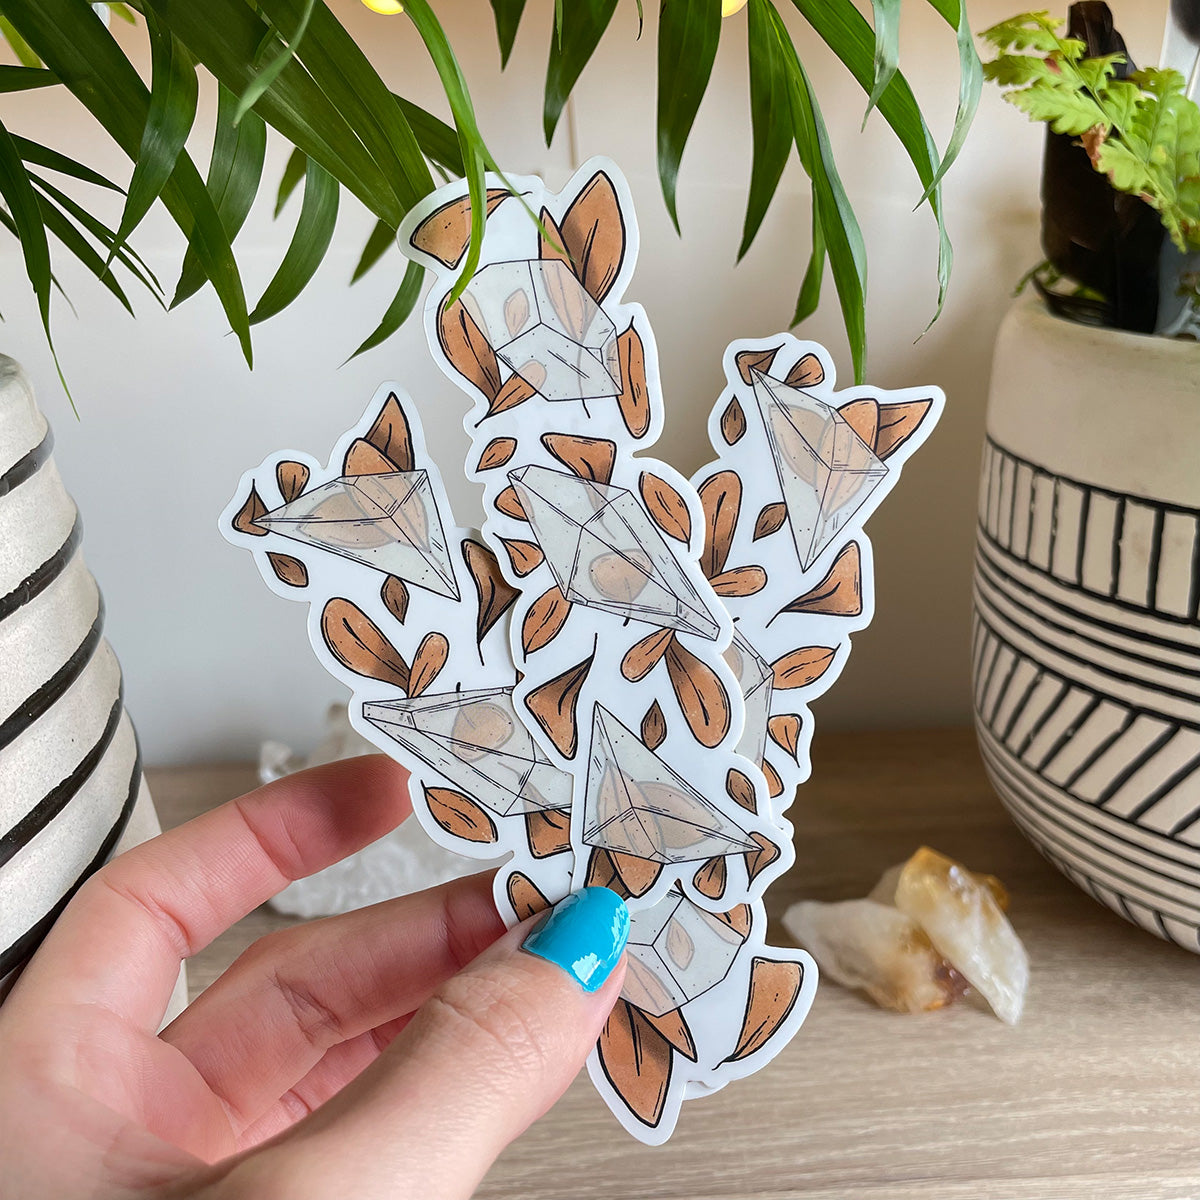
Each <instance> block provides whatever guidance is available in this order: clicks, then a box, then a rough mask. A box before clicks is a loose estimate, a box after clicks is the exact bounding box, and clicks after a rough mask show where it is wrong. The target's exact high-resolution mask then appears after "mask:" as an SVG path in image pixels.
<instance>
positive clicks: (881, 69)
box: [863, 0, 900, 125]
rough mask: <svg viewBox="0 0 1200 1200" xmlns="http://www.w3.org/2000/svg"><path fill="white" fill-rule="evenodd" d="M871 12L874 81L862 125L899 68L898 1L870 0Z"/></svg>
mask: <svg viewBox="0 0 1200 1200" xmlns="http://www.w3.org/2000/svg"><path fill="white" fill-rule="evenodd" d="M871 11H872V14H873V15H874V20H875V79H874V82H873V83H872V84H871V94H870V95H869V96H868V97H867V111H866V112H865V113H864V114H863V124H864V125H865V124H866V121H867V117H869V116H870V115H871V109H873V108H874V107H875V105H877V104H878V103H879V97H880V96H882V95H883V93H884V92H885V91H887V88H888V84H890V83H891V82H892V79H893V77H894V76H895V74H896V71H897V69H898V68H899V66H900V0H871Z"/></svg>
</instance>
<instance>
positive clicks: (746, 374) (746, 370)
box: [733, 346, 780, 386]
mask: <svg viewBox="0 0 1200 1200" xmlns="http://www.w3.org/2000/svg"><path fill="white" fill-rule="evenodd" d="M779 351H780V347H779V346H774V347H772V348H770V349H768V350H742V351H741V352H740V353H739V354H737V355H736V356H735V357H734V360H733V361H734V362H735V363H737V369H738V374H739V375H740V376H741V377H742V382H743V383H744V384H746V385H747V386H749V385H751V384H753V383H754V373H755V371H758V372H760V373H761V374H763V375H765V374H766V373H767V372H768V371H769V370H770V369H771V363H773V362H774V361H775V355H777V354H778V353H779Z"/></svg>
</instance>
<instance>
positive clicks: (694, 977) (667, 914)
mask: <svg viewBox="0 0 1200 1200" xmlns="http://www.w3.org/2000/svg"><path fill="white" fill-rule="evenodd" d="M742 941H743V937H742V935H741V934H739V933H738V932H737V931H736V930H734V929H731V928H730V927H729V926H728V925H726V924H725V922H724V921H722V920H721V919H720V917H717V916H714V915H713V914H712V913H710V912H705V911H704V909H702V908H699V907H698V906H697V905H695V904H693V903H692V902H691V901H690V900H689V899H688V898H687V897H686V896H684V895H683V894H682V893H681V892H677V891H671V892H668V893H667V894H666V896H665V897H664V898H663V899H662V900H660V901H659V902H658V903H657V904H655V905H653V906H652V907H651V908H643V909H640V910H638V911H636V912H634V913H633V914H632V915H631V916H630V918H629V941H628V943H627V946H626V949H627V953H628V957H627V959H626V961H627V963H628V968H627V970H626V972H625V986H624V987H623V988H622V989H621V995H622V996H623V997H624V998H625V999H626V1000H628V1001H629V1002H630V1004H634V1005H636V1006H637V1007H638V1008H640V1009H642V1011H643V1012H648V1013H650V1015H651V1016H655V1017H661V1016H662V1015H663V1014H664V1013H668V1012H671V1011H672V1009H676V1008H679V1007H681V1006H682V1005H684V1004H687V1003H688V1002H689V1001H690V1000H695V999H696V997H697V996H701V995H703V994H704V993H705V992H707V991H709V990H710V989H711V988H714V987H716V986H717V984H718V983H720V982H721V980H722V979H724V978H725V976H726V975H728V974H729V968H730V967H731V966H732V965H733V960H734V958H735V957H736V956H737V952H738V950H739V949H740V948H741V945H742Z"/></svg>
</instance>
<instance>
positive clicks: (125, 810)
mask: <svg viewBox="0 0 1200 1200" xmlns="http://www.w3.org/2000/svg"><path fill="white" fill-rule="evenodd" d="M53 444H54V443H53V437H52V436H51V434H50V432H49V430H48V429H47V432H46V434H45V436H44V437H43V438H42V440H41V442H40V443H39V444H38V445H36V446H35V447H34V448H33V449H32V450H30V451H29V452H28V453H26V454H25V455H23V456H22V457H21V458H20V459H18V460H17V462H16V463H14V464H12V465H11V466H9V467H8V468H7V469H6V470H4V471H3V473H2V474H0V501H4V500H5V498H6V497H8V496H10V495H11V494H12V493H14V492H16V491H17V489H19V488H20V487H21V486H23V485H25V484H27V483H28V482H29V480H31V479H34V478H35V477H36V476H37V475H38V473H39V472H40V471H41V469H42V468H43V467H44V466H46V464H47V463H48V462H49V461H50V454H51V450H52V447H53ZM55 499H56V500H58V499H61V503H62V504H63V505H69V504H70V501H69V499H67V497H66V495H65V493H62V492H61V490H59V491H58V492H57V494H56V496H55ZM66 511H68V512H69V511H70V510H69V509H68V510H66ZM2 524H3V520H2V510H0V525H2ZM0 536H7V537H14V536H21V531H20V530H0ZM82 537H83V529H82V524H81V522H80V520H79V515H78V513H75V516H74V523H73V525H72V528H71V530H70V532H69V533H68V534H67V536H66V538H65V539H64V541H63V542H62V543H61V545H59V546H58V547H57V548H56V549H55V550H54V552H53V553H52V554H50V555H49V557H47V558H46V559H45V560H44V561H43V562H41V563H40V564H38V565H37V566H36V567H35V568H34V569H33V570H32V571H31V572H30V573H29V574H28V575H27V576H26V577H25V578H24V579H23V580H21V581H20V582H19V583H18V584H17V585H16V586H15V587H12V588H11V590H9V591H8V592H7V593H6V594H4V595H0V621H16V622H21V621H25V622H27V626H16V627H14V628H20V629H21V634H20V636H21V639H22V640H24V639H25V638H26V637H27V638H28V639H29V644H30V645H37V644H38V639H39V634H40V632H41V631H40V629H39V625H40V623H41V622H40V618H39V617H38V616H36V615H34V614H32V613H31V610H29V609H27V608H26V606H27V605H28V604H29V603H30V602H31V601H32V600H34V599H35V597H37V596H40V595H41V594H42V593H43V592H46V591H47V589H50V588H52V587H53V586H54V584H55V581H56V580H58V579H59V578H60V577H61V576H62V575H63V572H64V570H65V569H66V567H67V566H68V564H69V563H71V561H72V559H73V558H74V557H75V555H76V554H77V553H78V551H79V546H80V543H81V541H82ZM103 625H104V609H103V603H102V602H100V601H97V608H96V615H95V618H94V620H93V621H92V622H91V625H90V627H88V628H87V629H86V631H85V632H84V633H83V636H82V638H81V640H80V641H79V643H78V645H77V646H75V648H74V649H73V650H72V651H71V653H70V654H69V655H68V656H67V658H66V661H65V662H61V663H59V664H57V665H56V666H55V668H54V669H53V670H52V671H51V672H50V673H49V675H48V677H47V678H45V679H44V680H42V681H41V682H40V683H39V685H38V686H37V687H36V688H34V689H33V690H32V692H31V694H30V695H28V696H27V697H25V698H24V699H22V700H20V702H19V703H17V704H16V706H15V707H14V708H13V709H12V711H11V712H8V713H0V787H3V786H5V785H4V771H5V757H4V755H5V751H6V750H8V749H9V748H10V747H12V746H13V744H14V743H16V742H17V741H18V739H20V738H21V737H22V735H24V734H29V733H30V732H31V731H32V730H33V728H34V726H35V724H36V723H37V722H38V721H39V720H40V719H42V718H43V717H45V716H46V715H47V714H49V713H51V712H52V711H53V710H54V708H55V705H57V704H58V703H59V702H60V701H61V700H62V698H63V696H64V695H65V694H66V693H67V692H68V691H69V690H70V689H71V688H72V686H73V685H74V684H75V683H76V682H77V681H78V680H79V679H80V677H81V676H82V675H83V673H84V672H85V671H86V670H87V668H88V665H89V664H90V663H92V662H93V661H94V660H95V658H96V655H97V651H98V650H99V648H100V646H101V645H102V643H103ZM104 703H105V705H109V704H111V707H110V708H109V709H108V711H107V718H106V719H105V720H104V722H103V726H102V728H101V729H100V732H99V735H98V736H96V740H95V742H94V743H93V744H92V745H90V746H85V747H82V748H81V750H80V749H76V748H72V747H70V746H64V747H63V751H64V765H63V772H64V774H63V777H62V778H61V779H60V780H59V781H58V782H57V783H56V784H55V785H54V786H53V787H51V788H49V790H48V791H47V792H46V794H45V795H44V796H41V797H40V798H39V799H38V800H37V802H36V803H35V804H34V805H33V806H32V807H31V808H30V809H29V810H28V811H27V812H25V813H24V814H23V815H21V816H20V817H19V818H18V819H17V820H16V821H15V822H14V823H13V824H12V825H11V826H10V827H9V828H7V829H0V897H2V895H3V891H4V886H5V879H4V875H3V869H4V866H5V864H7V863H9V862H10V861H11V860H12V859H13V858H14V857H15V856H16V855H18V854H19V853H20V851H21V850H22V849H23V848H24V847H26V846H28V845H29V843H30V842H31V841H32V840H33V839H34V838H35V837H37V835H38V834H39V833H41V832H42V831H43V830H46V829H47V828H48V827H49V826H50V825H51V823H52V822H54V820H55V819H56V818H57V817H59V816H60V815H61V814H63V812H64V810H65V809H66V808H67V807H68V805H70V804H71V802H72V801H73V800H74V799H75V798H76V797H77V796H78V795H79V793H80V790H81V789H83V788H84V787H85V785H86V784H87V783H88V780H89V779H92V778H93V776H95V775H96V772H97V768H98V767H99V766H100V764H101V763H103V762H105V759H106V755H108V754H109V752H110V748H112V742H113V739H114V737H115V735H116V733H117V730H118V727H119V726H120V723H121V719H122V716H123V714H124V707H123V704H124V698H123V687H122V685H121V683H120V679H119V675H118V676H117V684H116V689H115V695H114V696H113V697H112V699H111V701H110V700H109V699H107V698H106V699H105V700H104ZM93 736H95V735H93ZM122 744H123V745H125V742H124V741H123V743H122ZM114 753H115V749H114ZM126 753H127V750H122V751H121V755H122V758H124V755H125V754H126ZM134 758H135V761H134V764H133V769H132V774H131V776H130V777H129V782H128V787H127V789H126V790H125V792H123V793H122V794H121V795H120V799H119V801H118V797H117V795H113V796H112V797H111V798H110V800H109V802H110V803H111V806H112V808H111V810H110V811H114V810H116V811H117V816H116V819H115V821H114V822H113V823H112V824H111V826H110V827H109V828H107V829H106V830H105V831H104V833H103V836H102V837H100V838H99V841H98V844H96V845H93V846H88V847H84V848H83V849H84V861H85V862H86V863H87V865H86V866H85V867H84V868H83V869H82V870H81V871H79V872H78V874H77V877H76V878H75V879H74V882H73V883H72V884H71V885H70V887H69V888H68V890H67V892H66V894H65V895H64V896H63V897H62V898H61V899H58V900H57V901H56V902H55V903H54V904H53V905H52V906H51V907H50V910H49V911H48V912H43V913H39V914H37V916H36V918H35V919H34V920H33V921H32V924H31V925H30V927H29V928H27V929H24V930H22V931H21V932H20V933H19V934H18V935H17V936H16V937H15V940H12V941H11V944H9V945H2V944H0V980H2V979H3V977H4V976H8V975H10V974H11V972H13V971H14V970H15V969H17V968H18V967H19V966H20V965H21V963H23V962H24V961H25V959H26V958H27V957H28V956H29V955H30V954H31V953H32V952H33V950H34V949H35V948H36V946H37V944H38V943H39V942H40V941H41V939H42V938H43V937H44V936H45V934H46V931H47V930H48V929H49V928H50V926H51V925H52V924H53V922H54V920H55V919H56V917H57V916H58V914H59V913H60V912H61V911H62V909H63V908H64V907H65V905H66V903H67V901H68V900H69V898H70V896H71V895H73V894H74V892H75V891H76V890H77V889H78V888H79V887H80V886H81V885H82V883H83V881H84V880H85V879H86V878H87V877H88V876H89V875H90V874H92V873H93V872H94V871H95V870H96V869H97V868H98V867H100V866H101V865H102V864H103V863H104V862H105V860H106V859H107V858H108V857H109V855H110V854H111V853H112V850H113V848H114V847H115V846H116V844H117V842H118V841H119V840H120V838H121V835H122V833H123V832H124V830H125V827H126V825H127V824H128V822H129V817H130V814H131V812H132V811H133V807H134V804H135V803H136V800H137V796H138V791H139V789H140V787H141V778H142V773H141V756H140V751H138V750H137V748H136V743H135V745H134ZM111 766H112V767H115V766H117V762H116V760H115V759H113V760H111ZM124 770H125V769H124V768H123V767H122V768H121V777H122V778H124V777H125V774H124ZM111 774H112V771H111V768H110V770H109V775H111ZM8 790H9V793H10V794H12V791H13V789H12V788H11V787H10V788H9V789H8ZM91 792H92V793H95V792H96V788H95V787H93V788H92V789H91ZM96 799H97V797H95V795H93V797H92V801H90V802H95V800H96ZM105 807H106V809H107V808H108V805H107V804H106V806H105ZM89 811H90V810H89ZM72 873H74V872H72ZM68 878H70V876H69V875H68ZM9 937H10V938H11V937H12V933H11V932H10V933H9Z"/></svg>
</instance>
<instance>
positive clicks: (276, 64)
mask: <svg viewBox="0 0 1200 1200" xmlns="http://www.w3.org/2000/svg"><path fill="white" fill-rule="evenodd" d="M313 3H314V0H304V8H303V9H302V10H301V13H300V17H299V20H297V21H295V22H293V24H292V36H291V37H289V38H288V39H287V41H286V42H283V43H282V44H275V43H277V42H278V37H277V34H278V30H279V27H278V25H276V24H274V23H273V26H272V29H271V30H270V31H269V32H268V33H267V35H266V37H265V38H264V40H263V41H262V42H260V43H259V50H260V52H261V51H262V50H263V49H264V48H266V47H268V46H269V47H271V56H270V58H268V59H267V60H266V62H264V63H263V65H262V66H261V67H260V68H259V69H258V70H257V71H256V72H255V75H254V78H253V79H251V80H250V82H249V83H248V84H247V85H246V90H245V91H244V92H243V93H242V97H241V99H240V100H239V101H238V106H237V112H236V113H235V114H234V117H233V123H234V124H235V125H236V124H237V123H238V122H239V121H240V120H241V119H242V118H243V117H244V116H245V115H246V114H247V113H248V112H249V111H250V110H251V109H252V108H253V107H254V106H255V105H256V104H257V103H258V102H259V100H260V99H261V98H262V97H263V96H264V95H265V94H266V92H267V90H268V88H270V86H271V84H273V83H274V82H275V80H276V79H278V78H279V73H280V72H281V71H282V70H283V68H284V67H286V66H287V65H288V63H289V62H290V61H291V60H292V58H294V57H295V54H296V51H297V50H298V49H299V48H300V43H301V41H303V39H304V34H305V33H306V32H307V30H308V21H309V18H310V17H311V16H312V11H313ZM258 58H259V54H257V53H256V54H255V61H256V62H257V60H258Z"/></svg>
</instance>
